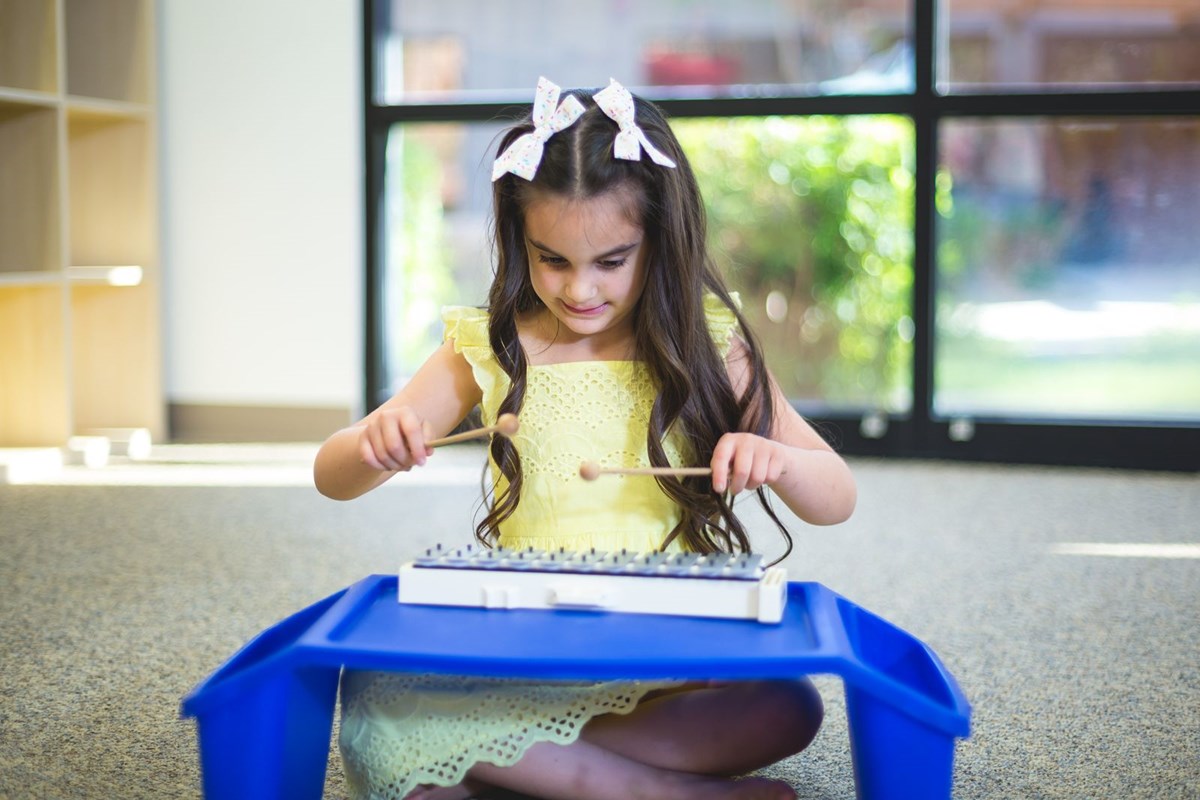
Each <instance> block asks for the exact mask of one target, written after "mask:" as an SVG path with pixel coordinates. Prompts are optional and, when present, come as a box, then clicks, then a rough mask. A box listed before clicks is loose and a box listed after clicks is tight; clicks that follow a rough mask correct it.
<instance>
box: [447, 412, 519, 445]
mask: <svg viewBox="0 0 1200 800" xmlns="http://www.w3.org/2000/svg"><path fill="white" fill-rule="evenodd" d="M520 427H521V423H520V422H519V421H518V420H517V415H516V414H501V415H500V416H499V418H497V420H496V424H495V425H488V426H487V427H485V428H476V429H475V430H471V431H463V432H462V433H455V434H452V435H450V436H443V437H442V438H441V439H430V440H429V441H428V442H426V443H425V446H426V447H440V446H441V445H444V444H454V443H455V442H465V441H467V440H468V439H480V438H483V437H484V436H491V435H492V434H493V433H498V434H500V435H501V436H503V437H505V438H510V439H511V438H512V437H513V435H514V434H516V432H517V430H518V429H519V428H520Z"/></svg>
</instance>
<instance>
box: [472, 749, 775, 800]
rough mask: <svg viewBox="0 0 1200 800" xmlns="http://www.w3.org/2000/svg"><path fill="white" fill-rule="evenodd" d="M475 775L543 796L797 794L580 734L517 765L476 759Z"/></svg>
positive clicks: (766, 799)
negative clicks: (644, 756) (619, 749)
mask: <svg viewBox="0 0 1200 800" xmlns="http://www.w3.org/2000/svg"><path fill="white" fill-rule="evenodd" d="M470 775H471V778H472V779H473V780H478V781H482V782H484V783H490V784H493V785H495V786H502V787H504V788H506V789H514V790H516V791H519V792H525V793H528V794H531V795H533V796H535V797H538V798H541V799H542V800H795V797H796V793H795V791H793V790H792V787H790V786H789V785H787V784H786V783H784V782H783V781H774V780H769V779H767V778H746V779H743V780H733V779H730V778H717V777H711V776H706V775H694V774H691V773H687V772H679V771H676V770H669V769H661V768H659V767H652V766H649V765H647V764H643V763H641V762H640V761H635V760H633V759H631V758H627V757H625V756H623V755H620V754H618V753H614V752H612V751H611V750H606V749H604V748H603V747H599V746H597V745H594V744H592V743H591V742H588V741H585V740H584V739H577V740H576V741H574V742H572V743H571V744H569V745H558V744H552V743H550V742H540V743H538V744H535V745H533V746H532V747H530V748H529V749H528V750H526V751H525V755H524V756H522V757H521V760H520V761H518V762H517V763H516V764H514V765H512V766H511V767H497V766H495V765H494V764H482V763H481V764H476V765H475V766H474V767H472V768H471V772H470Z"/></svg>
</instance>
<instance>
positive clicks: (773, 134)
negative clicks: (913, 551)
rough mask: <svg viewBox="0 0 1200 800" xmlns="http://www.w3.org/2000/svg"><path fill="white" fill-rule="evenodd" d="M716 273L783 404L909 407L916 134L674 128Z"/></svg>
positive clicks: (860, 123) (735, 125)
mask: <svg viewBox="0 0 1200 800" xmlns="http://www.w3.org/2000/svg"><path fill="white" fill-rule="evenodd" d="M673 126H674V128H675V130H676V132H677V134H678V135H679V138H680V140H681V142H682V144H683V147H684V149H685V151H686V152H687V154H688V158H689V160H690V161H691V163H692V166H693V168H694V170H695V171H696V175H697V180H698V181H699V182H700V187H701V191H702V192H703V193H704V198H705V204H706V206H707V210H708V215H709V236H710V239H711V244H712V249H713V253H714V255H715V257H716V258H717V261H718V264H719V266H720V267H721V268H722V270H723V271H724V272H725V274H726V276H727V277H728V279H729V280H730V283H731V284H732V285H733V286H734V288H736V289H737V290H738V291H740V292H741V295H742V300H743V307H744V310H745V312H746V314H747V316H748V317H749V318H750V321H751V324H752V325H753V326H754V327H755V330H756V331H757V332H758V334H759V335H760V336H761V338H762V340H763V344H764V347H765V348H766V350H767V358H768V362H769V363H770V365H771V368H772V370H773V371H774V372H775V374H776V376H777V378H778V379H779V381H780V383H781V385H782V386H783V389H784V391H785V393H786V394H787V395H788V396H789V397H791V398H793V399H798V400H817V401H820V402H821V404H822V405H824V404H828V405H830V406H833V407H839V406H841V407H853V408H861V407H867V408H876V409H884V410H888V411H895V412H904V411H907V410H908V409H909V407H910V406H911V396H912V392H911V370H912V366H911V365H912V332H913V322H912V318H911V292H912V275H913V269H912V249H913V243H912V228H913V219H912V209H913V164H912V158H913V156H912V154H913V133H912V126H911V124H910V123H909V122H908V121H907V120H905V119H901V118H896V117H880V116H871V117H803V118H779V117H767V118H732V119H704V120H676V121H675V122H674V123H673Z"/></svg>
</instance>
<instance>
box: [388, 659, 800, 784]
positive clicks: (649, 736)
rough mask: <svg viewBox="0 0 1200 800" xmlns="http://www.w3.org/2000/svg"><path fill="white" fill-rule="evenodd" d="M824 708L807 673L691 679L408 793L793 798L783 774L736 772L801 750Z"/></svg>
mask: <svg viewBox="0 0 1200 800" xmlns="http://www.w3.org/2000/svg"><path fill="white" fill-rule="evenodd" d="M823 713H824V712H823V709H822V704H821V697H820V695H819V694H818V693H817V690H816V689H815V688H814V687H813V685H812V683H811V682H810V681H808V680H807V679H804V680H799V681H747V682H736V683H724V684H720V685H709V684H693V685H688V686H684V687H679V688H676V689H670V690H665V691H661V692H656V693H652V694H650V695H647V697H646V698H645V699H643V700H642V702H641V703H639V704H638V706H637V708H635V709H634V710H633V711H631V712H630V713H628V714H605V715H603V716H600V717H596V718H594V719H592V720H591V721H589V722H588V723H587V724H586V725H585V726H584V727H583V730H582V731H581V732H580V735H579V739H577V740H576V741H575V742H573V743H572V744H569V745H559V744H553V743H550V742H542V743H539V744H535V745H533V746H532V747H530V748H529V749H528V750H527V751H526V752H525V755H524V756H523V757H522V758H521V760H520V761H518V762H517V763H516V764H513V765H512V766H508V767H498V766H495V765H494V764H485V763H480V764H476V765H475V766H474V767H472V768H471V770H470V772H469V773H468V780H467V781H465V782H464V783H463V784H460V785H458V786H452V787H438V788H429V789H418V790H416V791H415V792H413V793H412V794H410V795H409V799H410V800H418V798H420V800H462V798H466V797H470V796H472V795H473V794H475V793H478V792H481V791H483V790H486V789H487V788H488V787H502V788H504V789H510V790H514V791H517V792H522V793H525V794H529V795H533V796H535V797H538V798H544V800H639V799H640V798H648V799H649V798H653V800H673V799H674V798H681V800H705V799H706V798H713V800H717V799H718V798H720V799H722V800H759V799H760V798H761V800H792V799H793V798H794V797H795V792H794V791H793V790H792V788H791V787H790V786H788V785H787V784H786V783H784V782H782V781H775V780H770V779H767V778H743V779H735V778H733V777H732V776H734V775H741V774H744V773H747V772H751V771H753V770H756V769H759V768H761V767H765V766H767V765H769V764H773V763H775V762H776V761H779V760H781V759H784V758H787V757H788V756H790V755H793V754H795V753H798V752H800V751H801V750H803V749H804V748H805V747H807V746H808V745H809V743H810V742H812V740H813V738H814V737H815V736H816V734H817V730H818V728H819V727H820V725H821V718H822V715H823Z"/></svg>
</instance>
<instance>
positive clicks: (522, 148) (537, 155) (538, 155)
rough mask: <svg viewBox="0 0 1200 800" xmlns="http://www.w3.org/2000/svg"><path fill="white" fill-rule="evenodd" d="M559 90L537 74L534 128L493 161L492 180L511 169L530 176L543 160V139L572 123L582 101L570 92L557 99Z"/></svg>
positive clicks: (517, 173) (577, 114)
mask: <svg viewBox="0 0 1200 800" xmlns="http://www.w3.org/2000/svg"><path fill="white" fill-rule="evenodd" d="M561 91H562V90H561V89H559V87H558V86H556V85H554V84H553V83H551V82H550V81H548V80H547V79H545V78H538V85H537V92H536V93H535V94H534V98H533V130H532V131H531V132H529V133H526V134H524V135H523V136H521V137H520V138H519V139H517V140H516V141H515V142H513V143H512V144H511V145H509V147H508V149H507V150H505V151H504V152H503V153H501V154H500V157H499V158H497V159H496V161H495V163H493V164H492V180H493V181H495V180H498V179H499V178H500V176H501V175H503V174H504V173H506V172H511V173H512V174H513V175H517V176H518V177H521V178H524V179H525V180H527V181H531V180H533V176H534V175H535V174H536V173H537V168H538V165H539V164H541V163H542V151H543V150H544V149H545V144H546V140H547V139H549V138H550V137H551V136H553V135H554V134H556V133H558V132H559V131H561V130H563V129H564V128H568V127H570V126H571V124H572V123H573V122H575V120H577V119H579V115H580V114H582V113H583V104H582V103H580V102H579V101H578V100H576V99H575V98H574V97H572V96H569V95H568V97H567V99H566V100H564V101H563V102H562V105H559V103H558V95H559V93H560V92H561Z"/></svg>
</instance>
